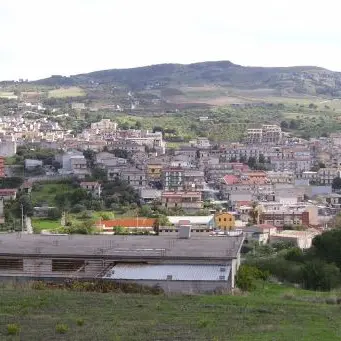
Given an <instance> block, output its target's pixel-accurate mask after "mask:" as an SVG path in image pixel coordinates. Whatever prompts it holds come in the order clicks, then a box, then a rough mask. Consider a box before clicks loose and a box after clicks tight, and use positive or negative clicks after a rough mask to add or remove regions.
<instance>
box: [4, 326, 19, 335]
mask: <svg viewBox="0 0 341 341" xmlns="http://www.w3.org/2000/svg"><path fill="white" fill-rule="evenodd" d="M19 333H20V327H19V326H18V325H17V324H15V323H11V324H8V325H7V334H8V335H18V334H19Z"/></svg>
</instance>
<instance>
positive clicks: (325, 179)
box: [317, 168, 341, 185]
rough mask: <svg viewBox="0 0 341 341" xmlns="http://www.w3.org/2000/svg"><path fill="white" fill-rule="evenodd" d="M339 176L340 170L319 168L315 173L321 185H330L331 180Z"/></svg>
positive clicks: (340, 174)
mask: <svg viewBox="0 0 341 341" xmlns="http://www.w3.org/2000/svg"><path fill="white" fill-rule="evenodd" d="M340 176H341V170H340V169H339V168H320V169H319V170H318V171H317V177H318V179H319V182H320V184H322V185H331V184H332V183H333V180H334V179H335V178H338V177H340Z"/></svg>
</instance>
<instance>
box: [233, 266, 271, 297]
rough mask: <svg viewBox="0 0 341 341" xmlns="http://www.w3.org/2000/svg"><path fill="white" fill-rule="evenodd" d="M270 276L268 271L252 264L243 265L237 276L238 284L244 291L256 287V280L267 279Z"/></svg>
mask: <svg viewBox="0 0 341 341" xmlns="http://www.w3.org/2000/svg"><path fill="white" fill-rule="evenodd" d="M268 277H269V274H268V272H266V271H261V270H259V269H258V268H256V267H254V266H250V265H241V266H240V267H239V270H238V273H237V276H236V284H237V286H238V288H239V289H241V290H243V291H252V290H254V289H256V283H255V281H256V280H266V279H267V278H268Z"/></svg>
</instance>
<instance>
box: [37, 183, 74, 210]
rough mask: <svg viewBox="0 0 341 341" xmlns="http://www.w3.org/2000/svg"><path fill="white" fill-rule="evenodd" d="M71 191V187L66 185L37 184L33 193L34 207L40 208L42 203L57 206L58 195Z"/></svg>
mask: <svg viewBox="0 0 341 341" xmlns="http://www.w3.org/2000/svg"><path fill="white" fill-rule="evenodd" d="M70 190H72V187H71V185H69V184H64V183H42V184H37V186H36V187H34V188H33V191H32V193H31V198H32V203H33V206H39V205H40V204H42V203H44V204H47V205H48V206H55V197H56V195H57V194H60V193H65V192H68V191H70Z"/></svg>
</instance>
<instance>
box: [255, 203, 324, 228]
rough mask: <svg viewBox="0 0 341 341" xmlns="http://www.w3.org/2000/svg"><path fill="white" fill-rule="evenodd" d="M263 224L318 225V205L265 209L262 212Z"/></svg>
mask: <svg viewBox="0 0 341 341" xmlns="http://www.w3.org/2000/svg"><path fill="white" fill-rule="evenodd" d="M260 222H261V223H262V224H270V225H274V226H276V227H285V226H306V227H309V226H311V225H318V208H317V206H305V207H299V206H296V207H290V206H283V207H282V208H280V209H279V210H273V211H270V210H268V211H265V212H262V213H261V214H260Z"/></svg>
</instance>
